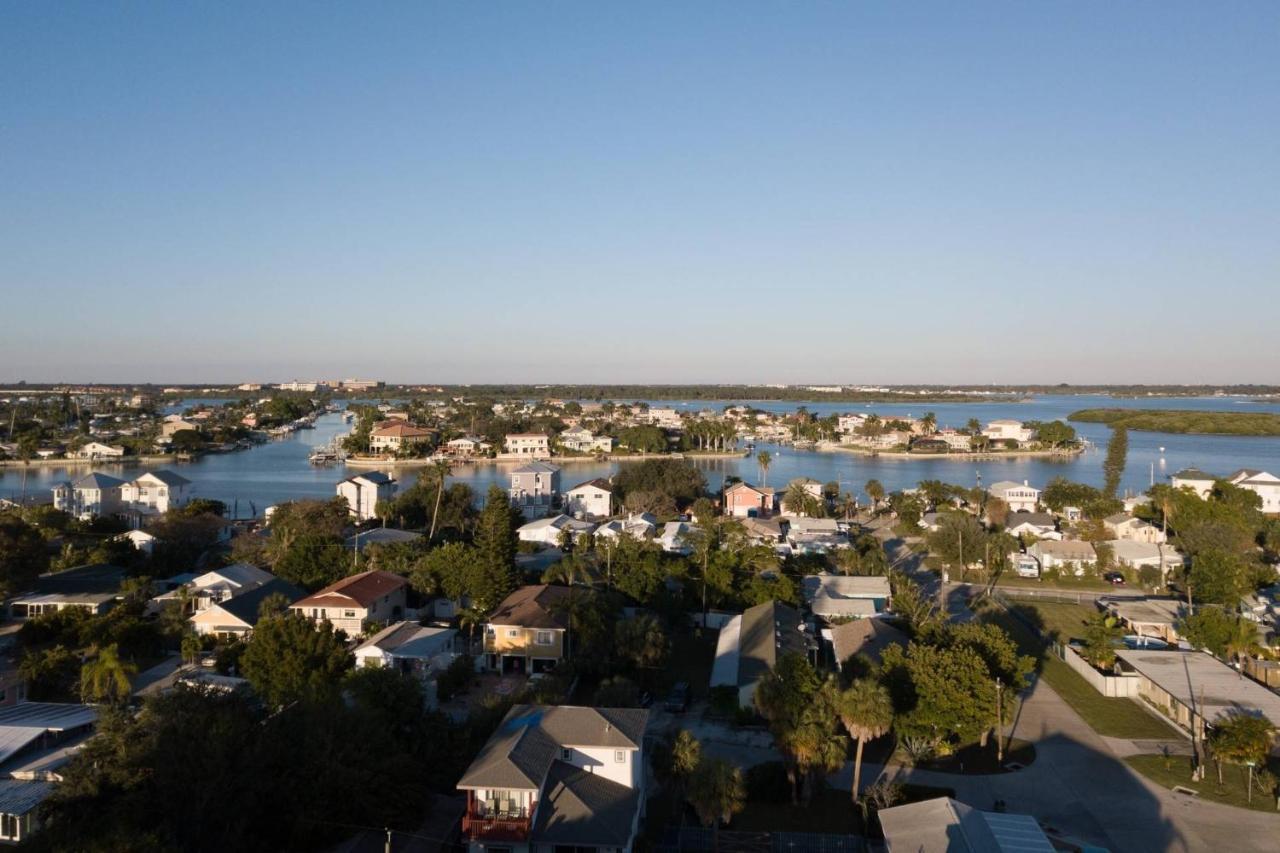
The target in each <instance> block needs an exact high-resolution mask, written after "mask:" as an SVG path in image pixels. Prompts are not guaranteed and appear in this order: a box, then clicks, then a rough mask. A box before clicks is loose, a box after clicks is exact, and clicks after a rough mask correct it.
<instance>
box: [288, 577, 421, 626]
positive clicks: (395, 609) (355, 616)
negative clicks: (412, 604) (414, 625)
mask: <svg viewBox="0 0 1280 853" xmlns="http://www.w3.org/2000/svg"><path fill="white" fill-rule="evenodd" d="M408 586H409V582H408V581H407V580H405V579H404V578H403V577H401V576H400V575H394V574H392V573H391V572H383V571H369V572H361V573H360V574H358V575H352V576H351V577H348V578H343V579H342V580H340V581H338V582H337V583H333V584H329V586H327V587H325V588H324V589H322V590H320V591H319V592H316V593H313V594H312V595H309V596H307V597H306V598H303V599H301V600H299V601H295V602H294V603H293V604H291V605H290V606H289V609H290V610H292V611H293V612H295V613H301V614H302V615H303V616H306V617H307V618H308V619H310V620H312V621H313V622H320V621H325V622H329V623H331V624H332V625H333V627H334V628H335V629H337V630H339V631H345V632H346V634H347V636H349V637H359V636H362V635H363V634H364V631H365V628H366V627H367V626H368V625H369V624H370V623H371V622H379V623H384V624H385V623H387V622H391V621H393V620H396V621H398V620H400V619H401V618H403V616H404V607H405V594H406V590H407V589H408Z"/></svg>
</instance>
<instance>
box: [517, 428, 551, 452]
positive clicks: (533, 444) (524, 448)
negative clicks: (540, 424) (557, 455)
mask: <svg viewBox="0 0 1280 853" xmlns="http://www.w3.org/2000/svg"><path fill="white" fill-rule="evenodd" d="M506 451H507V453H508V454H510V455H512V456H520V457H523V458H526V459H550V458H551V441H550V439H548V438H547V437H546V436H545V435H543V434H542V433H540V432H516V433H512V434H511V435H508V436H507V438H506Z"/></svg>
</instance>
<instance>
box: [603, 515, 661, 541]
mask: <svg viewBox="0 0 1280 853" xmlns="http://www.w3.org/2000/svg"><path fill="white" fill-rule="evenodd" d="M657 529H658V519H657V518H656V517H655V516H653V515H651V514H650V513H647V512H633V513H629V514H628V515H627V517H626V518H615V519H614V520H613V521H610V522H606V523H605V524H602V525H600V526H599V527H598V528H596V538H597V539H606V540H614V541H617V539H618V537H620V536H630V537H631V538H632V539H640V540H643V539H651V538H653V534H654V532H655V531H657Z"/></svg>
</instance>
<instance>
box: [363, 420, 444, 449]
mask: <svg viewBox="0 0 1280 853" xmlns="http://www.w3.org/2000/svg"><path fill="white" fill-rule="evenodd" d="M434 436H435V433H433V432H432V431H431V430H429V429H423V428H422V427H418V426H414V425H413V424H411V423H406V422H405V421H392V422H391V423H389V424H387V425H386V426H383V427H381V428H379V429H375V430H373V431H372V432H370V433H369V450H370V451H372V452H374V453H408V452H410V451H411V450H413V449H414V448H415V447H417V446H418V445H421V444H427V443H428V442H430V441H431V439H432V438H433V437H434Z"/></svg>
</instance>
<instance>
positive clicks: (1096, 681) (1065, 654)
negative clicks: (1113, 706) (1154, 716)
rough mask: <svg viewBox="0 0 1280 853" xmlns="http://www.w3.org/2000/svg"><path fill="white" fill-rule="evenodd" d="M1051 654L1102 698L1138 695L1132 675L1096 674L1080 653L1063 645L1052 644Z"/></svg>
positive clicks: (1135, 677) (1135, 678)
mask: <svg viewBox="0 0 1280 853" xmlns="http://www.w3.org/2000/svg"><path fill="white" fill-rule="evenodd" d="M1053 652H1054V654H1056V655H1057V656H1058V658H1059V659H1060V660H1061V661H1062V662H1063V663H1065V664H1066V665H1067V666H1069V667H1071V668H1072V669H1074V670H1075V671H1076V672H1078V673H1079V674H1080V675H1081V676H1083V677H1084V680H1085V681H1087V682H1089V683H1090V684H1091V685H1093V689H1094V690H1097V691H1098V692H1099V693H1101V694H1102V695H1103V696H1108V697H1110V698H1112V699H1123V698H1129V699H1131V698H1134V697H1136V696H1137V695H1138V682H1139V680H1140V679H1139V678H1138V676H1137V675H1136V674H1133V675H1107V674H1105V673H1101V672H1098V670H1096V669H1094V668H1093V665H1092V664H1090V663H1089V662H1088V661H1087V660H1085V659H1084V658H1082V657H1081V656H1080V653H1079V652H1077V651H1076V650H1075V649H1073V648H1071V646H1068V645H1067V644H1065V643H1054V644H1053Z"/></svg>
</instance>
